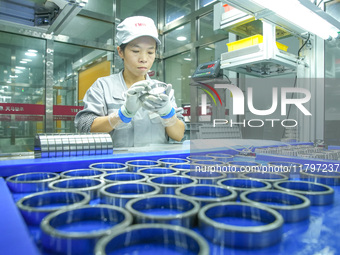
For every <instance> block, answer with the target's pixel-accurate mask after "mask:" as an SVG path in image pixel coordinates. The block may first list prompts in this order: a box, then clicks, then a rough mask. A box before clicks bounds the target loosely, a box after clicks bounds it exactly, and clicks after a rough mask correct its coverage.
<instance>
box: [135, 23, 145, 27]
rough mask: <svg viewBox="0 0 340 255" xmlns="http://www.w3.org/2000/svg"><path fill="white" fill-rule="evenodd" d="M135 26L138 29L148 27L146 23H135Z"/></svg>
mask: <svg viewBox="0 0 340 255" xmlns="http://www.w3.org/2000/svg"><path fill="white" fill-rule="evenodd" d="M135 26H136V27H142V26H144V27H146V24H145V23H135Z"/></svg>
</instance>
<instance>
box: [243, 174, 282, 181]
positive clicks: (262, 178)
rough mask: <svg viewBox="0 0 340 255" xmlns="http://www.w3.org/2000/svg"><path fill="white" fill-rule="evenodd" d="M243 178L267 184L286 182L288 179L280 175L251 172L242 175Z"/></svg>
mask: <svg viewBox="0 0 340 255" xmlns="http://www.w3.org/2000/svg"><path fill="white" fill-rule="evenodd" d="M240 177H241V178H249V179H253V180H260V181H266V182H277V181H286V180H288V177H287V176H286V175H284V174H279V173H267V172H261V171H258V172H251V173H243V174H241V175H240Z"/></svg>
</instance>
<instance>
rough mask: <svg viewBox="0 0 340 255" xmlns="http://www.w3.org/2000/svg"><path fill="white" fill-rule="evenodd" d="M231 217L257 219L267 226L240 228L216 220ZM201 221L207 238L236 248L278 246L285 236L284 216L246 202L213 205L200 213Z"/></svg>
mask: <svg viewBox="0 0 340 255" xmlns="http://www.w3.org/2000/svg"><path fill="white" fill-rule="evenodd" d="M228 217H231V218H235V217H237V218H240V220H242V219H246V220H249V219H250V220H255V221H259V222H261V223H264V225H261V226H253V225H251V226H244V225H241V226H238V225H236V224H233V223H232V221H231V220H229V221H228V220H226V222H221V221H217V220H215V219H217V218H225V219H228ZM198 221H199V228H200V232H201V233H202V235H203V236H204V237H206V238H207V239H209V240H211V241H212V242H214V243H216V244H220V245H226V246H230V247H232V248H247V249H255V248H264V247H267V246H271V245H273V244H276V243H278V242H279V241H280V240H281V236H282V225H283V218H282V216H281V215H280V214H279V213H278V212H276V211H275V210H273V209H270V208H269V207H266V206H260V205H254V204H248V203H243V202H225V203H219V204H217V203H213V204H209V205H206V206H204V207H203V208H202V209H201V210H200V211H199V213H198Z"/></svg>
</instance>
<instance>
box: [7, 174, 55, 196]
mask: <svg viewBox="0 0 340 255" xmlns="http://www.w3.org/2000/svg"><path fill="white" fill-rule="evenodd" d="M59 177H60V176H59V174H56V173H49V172H30V173H24V174H16V175H12V176H9V177H8V178H7V179H6V182H7V185H8V187H9V188H10V190H11V191H12V192H15V193H29V192H37V191H43V190H48V184H49V183H50V182H52V181H55V180H58V179H59Z"/></svg>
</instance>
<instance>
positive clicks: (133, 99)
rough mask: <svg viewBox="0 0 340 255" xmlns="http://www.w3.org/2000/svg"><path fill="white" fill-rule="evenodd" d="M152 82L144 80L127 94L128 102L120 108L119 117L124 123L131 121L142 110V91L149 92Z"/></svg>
mask: <svg viewBox="0 0 340 255" xmlns="http://www.w3.org/2000/svg"><path fill="white" fill-rule="evenodd" d="M150 82H151V80H144V81H139V82H136V83H134V84H133V85H132V86H131V87H130V88H129V89H128V90H127V92H126V101H125V103H124V105H123V106H122V107H121V108H120V111H119V117H120V118H121V119H122V121H123V122H125V123H127V122H130V121H131V118H132V117H133V116H135V114H136V112H137V111H138V110H139V109H140V108H141V106H142V102H141V101H140V100H139V97H140V95H141V92H142V91H148V90H149V83H150ZM121 114H122V115H123V116H121ZM124 117H125V118H124Z"/></svg>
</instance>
